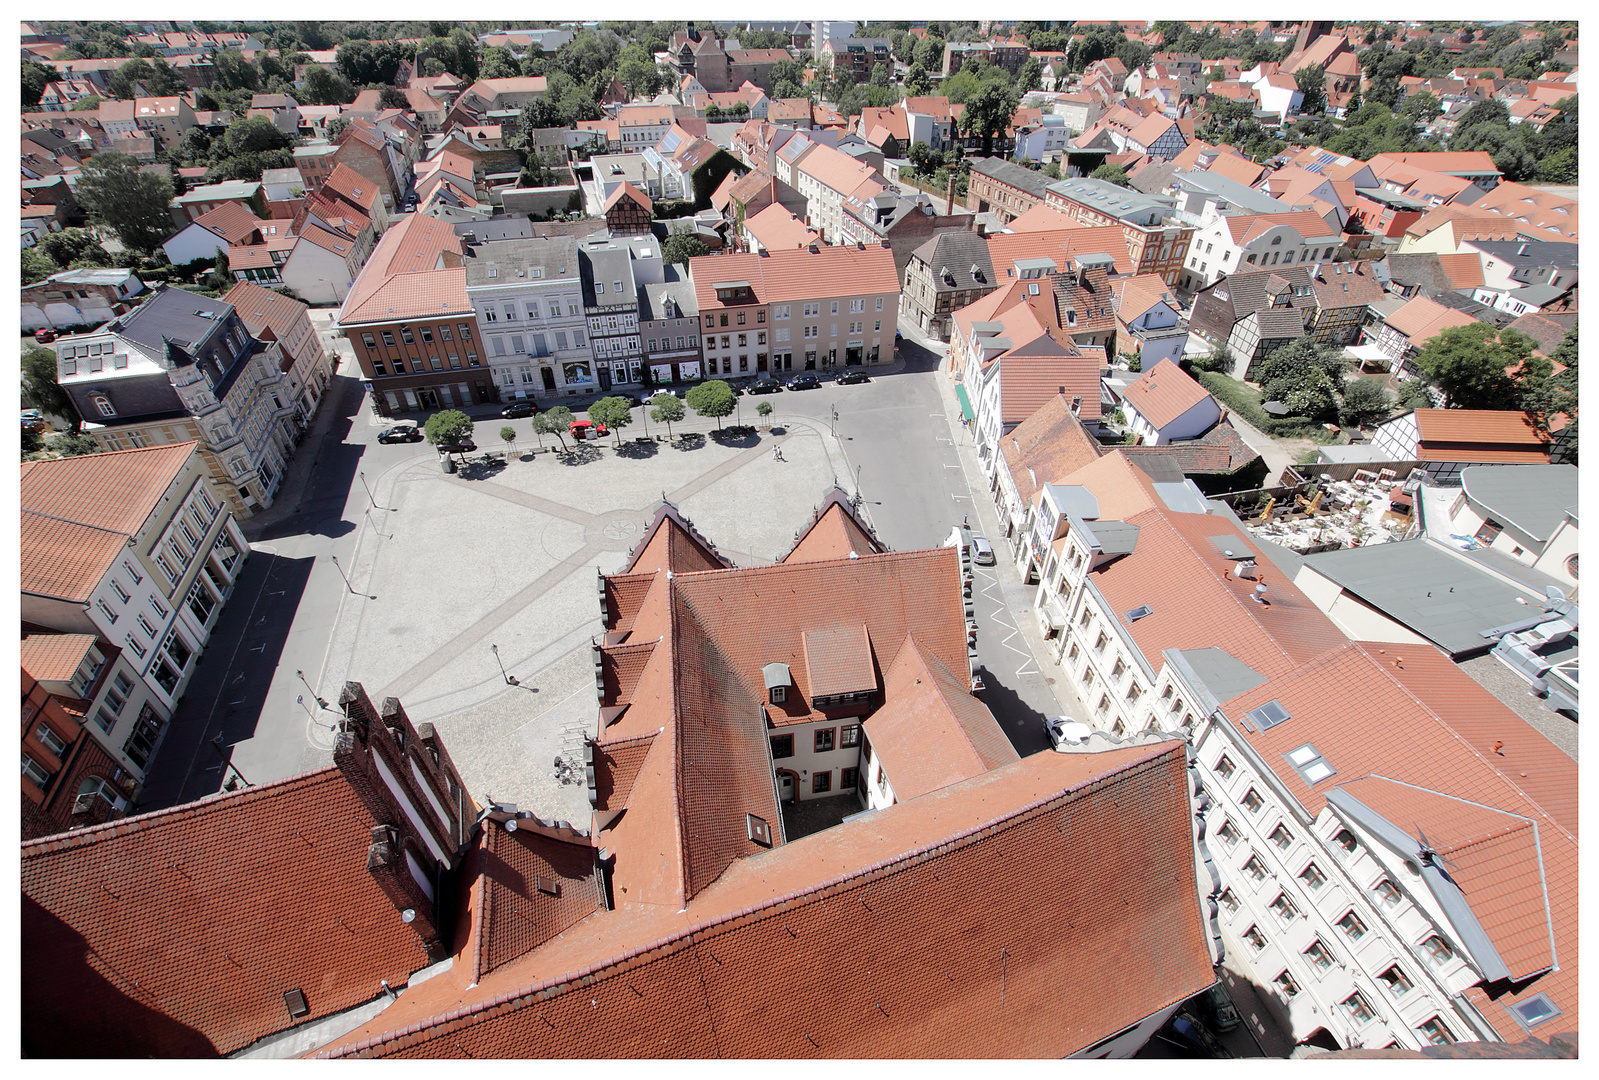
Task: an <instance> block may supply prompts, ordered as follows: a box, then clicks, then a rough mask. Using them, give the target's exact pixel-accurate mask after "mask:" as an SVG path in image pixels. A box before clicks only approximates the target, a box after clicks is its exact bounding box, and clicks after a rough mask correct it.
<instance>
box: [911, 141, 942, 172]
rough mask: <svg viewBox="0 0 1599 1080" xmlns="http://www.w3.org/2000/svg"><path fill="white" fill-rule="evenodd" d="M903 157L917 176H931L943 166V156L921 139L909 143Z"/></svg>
mask: <svg viewBox="0 0 1599 1080" xmlns="http://www.w3.org/2000/svg"><path fill="white" fill-rule="evenodd" d="M905 156H906V157H907V158H909V159H910V163H911V167H912V168H913V169H915V170H916V175H918V176H931V175H933V173H935V172H937V171H938V170H939V169H940V168H942V167H943V165H944V155H943V154H941V153H939V152H938V151H937V150H934V149H933V148H932V147H931V146H928V145H927V144H926V143H925V142H923V141H922V140H921V139H917V140H916V141H915V142H913V143H911V147H910V149H909V150H907V151H906V152H905Z"/></svg>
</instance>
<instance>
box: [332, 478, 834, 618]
mask: <svg viewBox="0 0 1599 1080" xmlns="http://www.w3.org/2000/svg"><path fill="white" fill-rule="evenodd" d="M857 486H858V485H857ZM328 558H330V559H332V560H333V568H334V569H335V570H337V571H338V572H339V576H340V577H341V578H343V579H344V587H345V588H346V589H349V590H350V595H352V596H365V597H366V598H367V599H368V600H376V599H377V597H375V596H371V595H368V594H367V593H358V592H356V591H355V586H354V585H351V584H350V575H349V574H346V573H345V572H344V567H342V566H340V565H339V557H338V556H337V555H329V556H328Z"/></svg>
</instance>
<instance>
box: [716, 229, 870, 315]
mask: <svg viewBox="0 0 1599 1080" xmlns="http://www.w3.org/2000/svg"><path fill="white" fill-rule="evenodd" d="M689 277H690V278H691V279H692V280H693V282H694V295H695V298H696V299H697V300H698V301H699V307H700V311H701V312H708V311H711V310H713V309H717V308H721V307H723V306H724V305H723V304H722V302H721V301H719V300H717V298H716V290H715V289H714V288H713V287H712V286H713V284H714V283H715V282H718V281H748V282H749V283H750V289H751V291H752V292H753V293H754V294H755V302H756V303H761V304H781V303H784V302H786V301H794V300H803V299H807V298H811V297H818V296H854V295H859V294H862V293H883V294H886V295H890V296H897V295H898V293H899V277H898V275H897V274H896V273H895V272H894V253H893V252H892V251H890V250H889V249H888V248H886V247H882V246H881V245H871V246H868V247H867V248H866V249H865V250H861V249H859V248H856V247H853V246H849V245H845V246H842V247H819V248H818V249H817V250H816V251H814V252H812V251H810V250H808V249H802V250H797V251H773V252H771V253H770V254H769V255H753V254H748V253H738V254H726V255H702V256H699V257H698V258H695V259H691V260H689ZM889 302H890V303H894V302H897V301H893V300H891V301H889Z"/></svg>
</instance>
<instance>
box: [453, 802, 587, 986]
mask: <svg viewBox="0 0 1599 1080" xmlns="http://www.w3.org/2000/svg"><path fill="white" fill-rule="evenodd" d="M517 825H518V828H517V830H516V831H515V832H507V831H506V830H505V828H504V826H503V825H500V824H498V823H496V822H494V821H493V820H492V819H490V820H489V821H487V822H485V823H484V826H483V831H482V832H481V833H479V834H478V837H477V841H476V845H477V848H478V849H479V851H480V852H481V854H482V858H481V861H480V863H479V870H478V872H479V873H480V874H481V875H482V879H483V887H482V889H481V890H480V895H479V900H478V907H477V909H476V915H477V923H478V926H477V928H476V933H477V935H478V940H477V941H476V942H474V946H475V947H474V949H473V952H474V953H475V954H476V956H477V959H478V962H477V964H475V965H474V971H473V973H472V978H473V980H474V981H476V980H479V979H481V978H482V977H483V976H484V975H487V974H488V973H489V972H491V971H494V970H495V969H496V968H499V967H503V966H504V965H506V964H508V963H510V962H511V961H513V960H515V959H516V958H517V957H519V956H522V955H524V954H526V953H528V952H530V951H531V950H533V949H536V948H538V947H539V946H540V945H542V944H544V943H545V942H546V941H548V940H550V938H552V937H554V936H556V935H557V934H560V933H562V932H564V931H565V930H567V929H569V928H570V927H572V926H573V925H574V924H575V923H578V922H581V921H582V920H583V919H585V918H587V917H588V916H589V915H592V914H593V913H594V912H596V911H599V910H601V909H602V908H603V907H604V901H603V900H602V898H601V895H600V890H601V888H602V886H601V885H600V883H599V881H598V880H597V877H596V874H595V855H596V852H595V849H594V848H593V846H592V845H590V844H589V843H587V839H588V838H587V837H586V836H574V835H573V834H571V833H570V832H568V831H566V830H560V829H553V828H541V827H539V826H538V825H537V824H536V823H533V822H529V821H528V820H526V819H523V820H521V821H518V822H517ZM550 890H553V892H552V891H550Z"/></svg>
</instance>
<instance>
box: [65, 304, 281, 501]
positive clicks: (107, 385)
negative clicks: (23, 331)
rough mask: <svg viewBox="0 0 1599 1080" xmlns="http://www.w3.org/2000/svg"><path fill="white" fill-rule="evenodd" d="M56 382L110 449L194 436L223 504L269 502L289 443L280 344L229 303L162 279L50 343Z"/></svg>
mask: <svg viewBox="0 0 1599 1080" xmlns="http://www.w3.org/2000/svg"><path fill="white" fill-rule="evenodd" d="M54 348H55V351H56V360H57V371H58V376H57V381H58V382H59V383H60V384H61V388H62V389H63V390H64V391H66V393H67V396H68V397H70V398H71V399H72V403H73V406H74V407H75V408H76V409H77V411H78V415H79V416H81V417H83V420H84V431H85V432H86V433H88V434H90V435H92V436H93V437H94V439H95V441H96V442H98V443H99V444H100V445H101V446H102V447H103V448H104V449H106V450H126V449H129V448H134V449H137V448H140V447H147V446H155V445H160V444H163V443H184V442H189V441H196V442H199V443H200V455H201V458H202V460H203V461H204V462H205V464H206V465H207V467H208V468H209V469H210V473H211V479H212V481H213V482H214V483H215V484H216V485H217V489H218V491H219V492H220V494H221V497H222V498H223V499H224V501H225V503H226V505H227V506H228V509H229V510H231V511H232V512H233V513H234V514H236V515H238V516H247V515H249V514H250V513H252V512H253V511H254V509H255V508H256V507H262V508H264V507H268V506H271V505H272V501H273V496H274V494H275V493H276V492H277V489H278V485H279V483H281V481H282V479H283V470H284V468H285V466H286V463H287V461H288V458H289V456H290V455H291V453H292V448H293V445H294V435H293V430H292V425H291V421H290V417H291V416H292V414H293V411H294V397H293V396H292V395H290V394H288V393H287V392H286V388H285V387H284V385H283V383H284V374H283V350H282V347H281V346H280V345H279V343H278V342H277V341H276V340H261V339H258V338H254V337H252V336H251V335H250V333H249V332H248V331H247V330H246V329H245V327H244V324H243V322H242V321H241V320H240V318H239V316H238V314H237V312H236V311H235V310H234V308H233V306H232V305H231V304H228V303H226V302H224V301H219V300H212V299H210V298H209V297H205V296H201V295H199V294H198V293H192V292H188V291H187V290H184V289H174V288H171V287H162V288H160V289H158V290H157V291H156V292H154V293H153V294H152V295H151V296H150V297H149V298H148V299H147V300H145V302H144V303H143V304H141V305H139V306H138V307H137V308H135V309H133V310H132V311H130V312H128V313H127V314H126V315H122V316H119V317H118V318H116V319H113V320H112V321H111V322H109V323H106V324H105V325H104V326H101V327H99V328H98V329H96V330H94V331H92V332H90V333H87V334H77V335H73V336H72V337H64V338H60V339H58V340H57V341H56V342H55V345H54Z"/></svg>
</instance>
